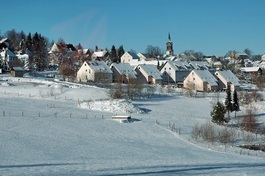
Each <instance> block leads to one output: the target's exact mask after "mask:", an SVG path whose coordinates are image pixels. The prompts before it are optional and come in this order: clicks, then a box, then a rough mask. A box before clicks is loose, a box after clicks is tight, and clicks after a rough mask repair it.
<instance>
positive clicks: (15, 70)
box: [10, 67, 24, 77]
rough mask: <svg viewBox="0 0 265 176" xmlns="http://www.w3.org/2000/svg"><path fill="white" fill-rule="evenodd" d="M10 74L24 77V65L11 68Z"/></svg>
mask: <svg viewBox="0 0 265 176" xmlns="http://www.w3.org/2000/svg"><path fill="white" fill-rule="evenodd" d="M10 75H11V76H13V77H23V75H24V69H23V68H22V67H12V68H11V69H10Z"/></svg>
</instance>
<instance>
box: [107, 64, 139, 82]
mask: <svg viewBox="0 0 265 176" xmlns="http://www.w3.org/2000/svg"><path fill="white" fill-rule="evenodd" d="M112 66H113V67H115V68H116V70H117V71H118V72H119V73H120V74H124V75H126V76H127V77H130V78H136V75H137V73H136V71H135V70H134V69H133V68H132V67H131V66H130V64H129V63H119V64H117V63H113V64H111V66H110V67H112Z"/></svg>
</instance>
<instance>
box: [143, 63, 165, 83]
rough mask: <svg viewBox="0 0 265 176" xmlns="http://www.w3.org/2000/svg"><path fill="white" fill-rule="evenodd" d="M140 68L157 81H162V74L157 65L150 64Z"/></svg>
mask: <svg viewBox="0 0 265 176" xmlns="http://www.w3.org/2000/svg"><path fill="white" fill-rule="evenodd" d="M138 67H140V68H141V70H143V71H144V72H145V73H146V74H147V75H148V76H152V77H153V78H155V79H156V80H161V79H162V77H161V73H160V72H159V71H158V69H157V68H156V66H155V65H150V64H140V65H138Z"/></svg>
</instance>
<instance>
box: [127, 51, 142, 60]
mask: <svg viewBox="0 0 265 176" xmlns="http://www.w3.org/2000/svg"><path fill="white" fill-rule="evenodd" d="M128 54H129V55H131V56H132V58H133V59H140V57H139V56H138V55H137V54H136V53H134V52H130V51H128Z"/></svg>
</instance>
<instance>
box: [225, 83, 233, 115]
mask: <svg viewBox="0 0 265 176" xmlns="http://www.w3.org/2000/svg"><path fill="white" fill-rule="evenodd" d="M225 108H226V111H227V113H228V118H230V112H231V111H232V110H233V106H232V98H231V86H230V84H228V85H227V89H226V98H225Z"/></svg>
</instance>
